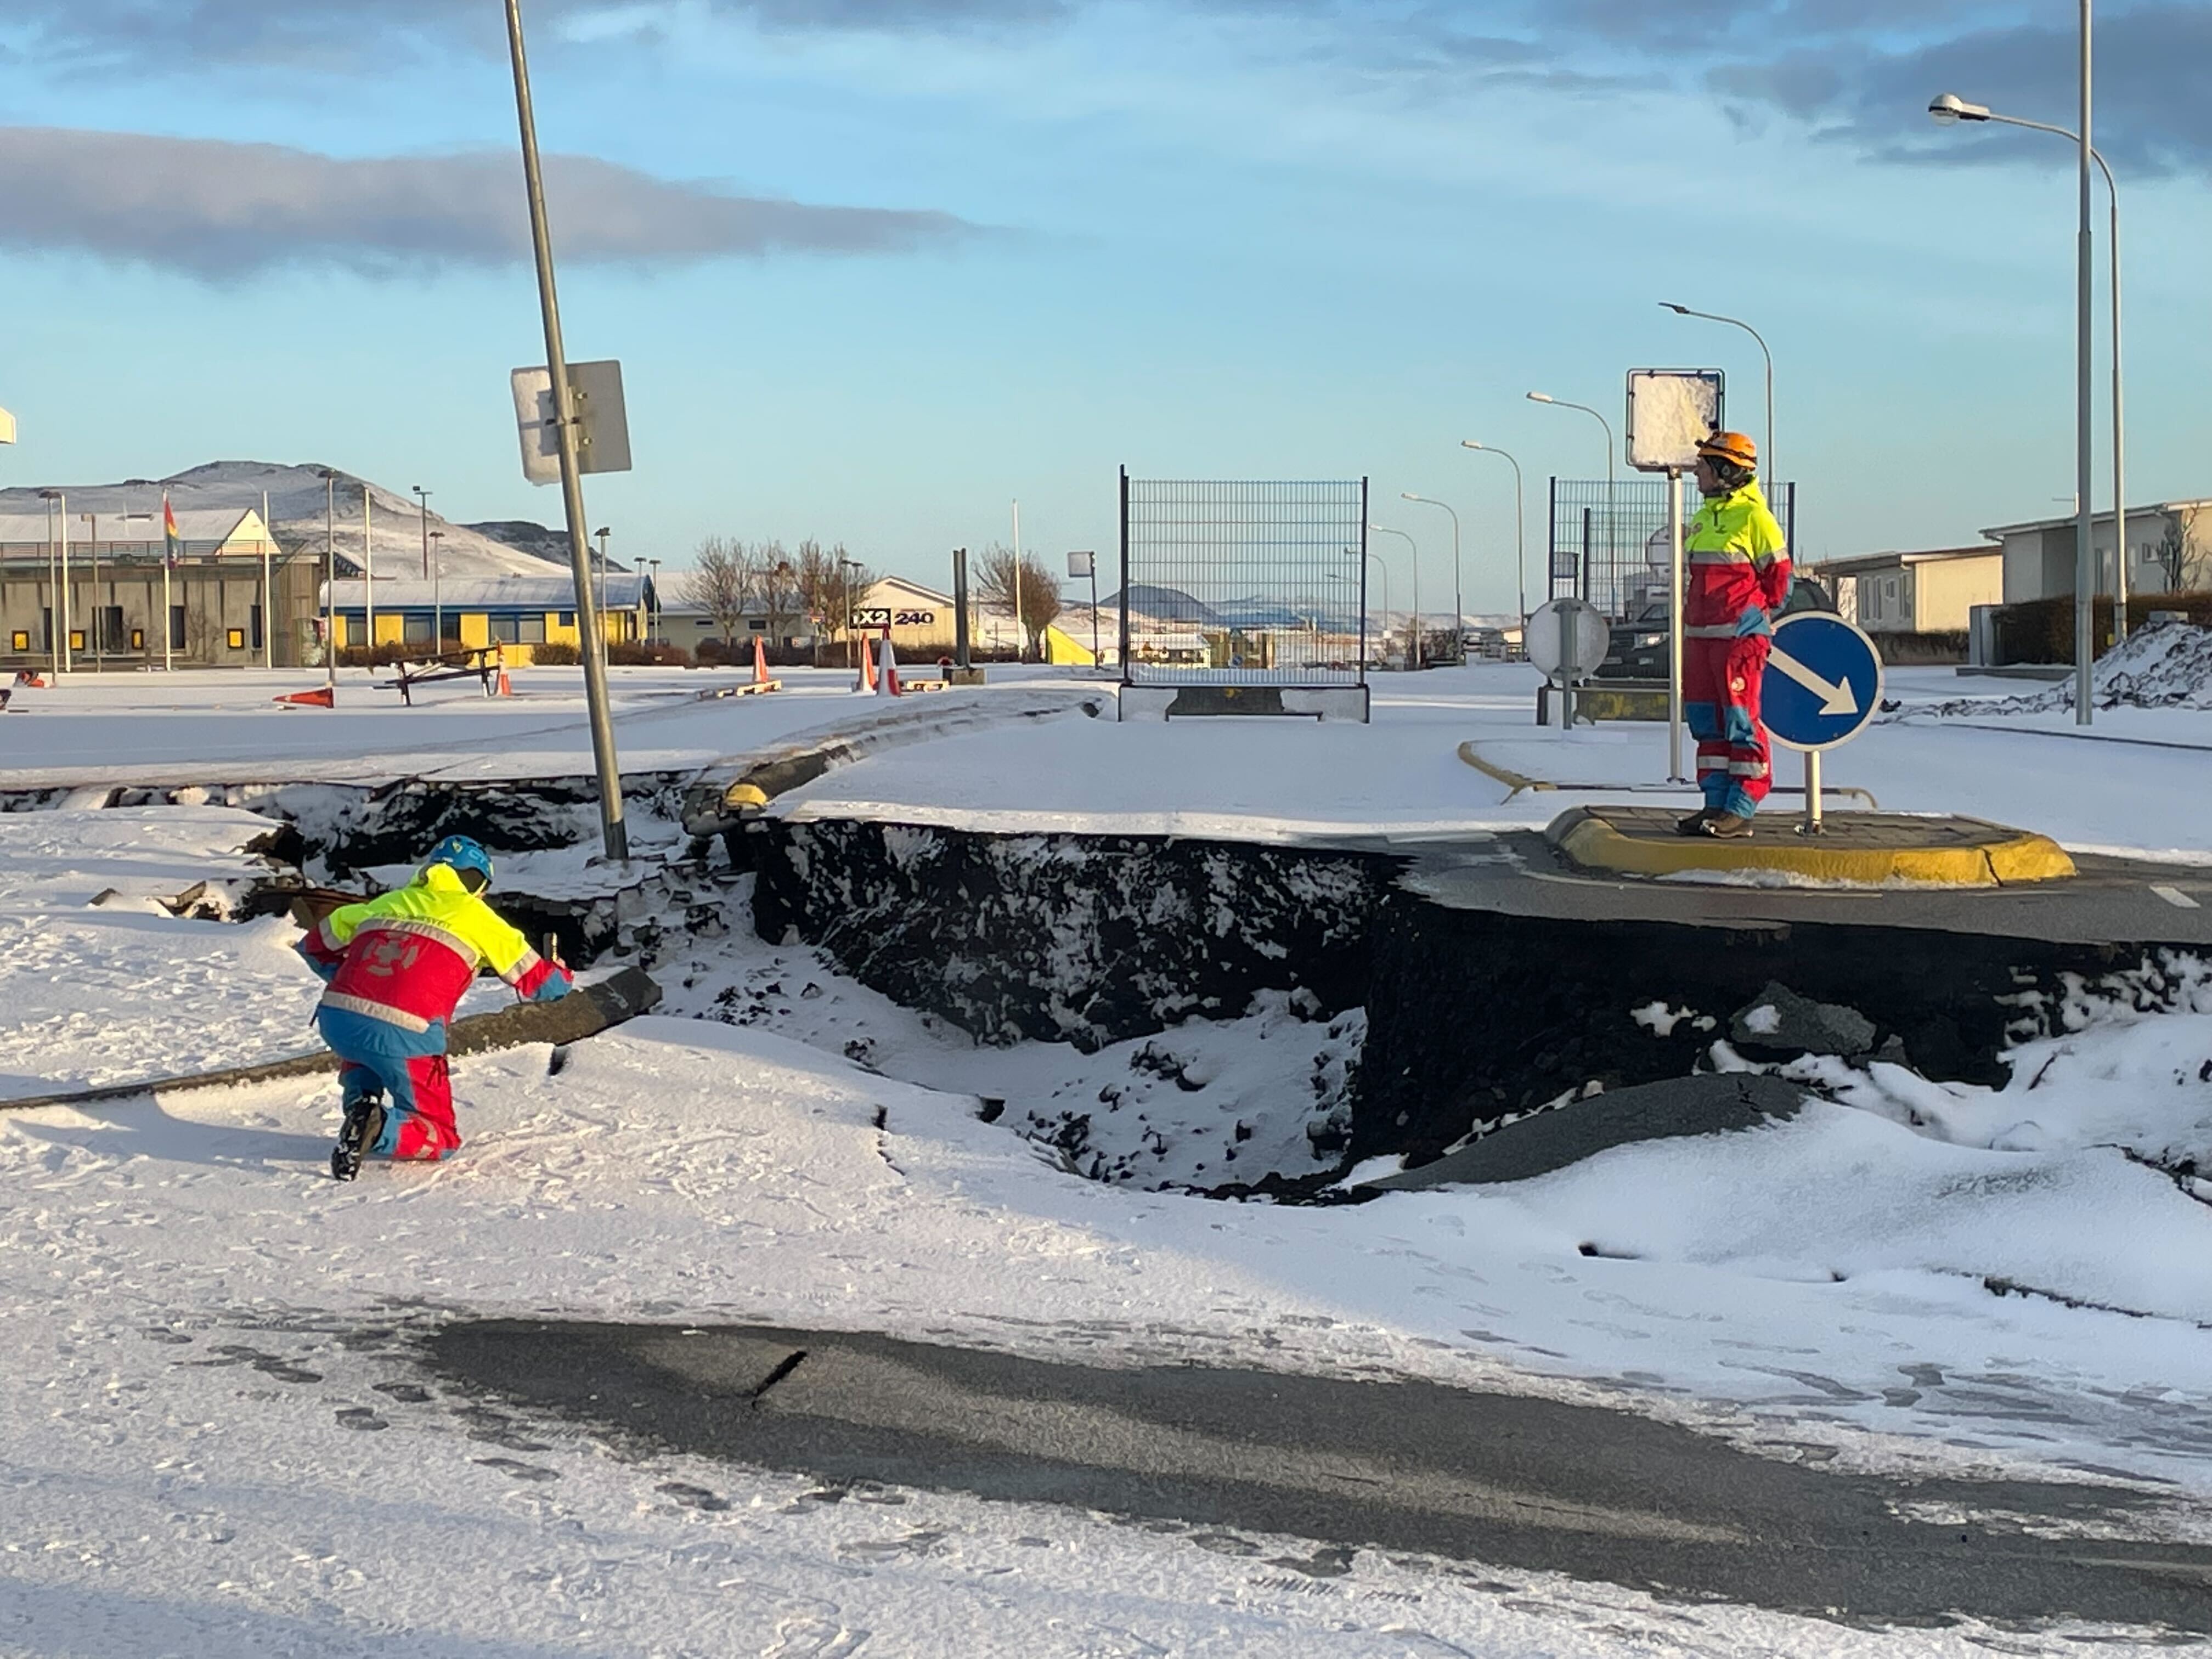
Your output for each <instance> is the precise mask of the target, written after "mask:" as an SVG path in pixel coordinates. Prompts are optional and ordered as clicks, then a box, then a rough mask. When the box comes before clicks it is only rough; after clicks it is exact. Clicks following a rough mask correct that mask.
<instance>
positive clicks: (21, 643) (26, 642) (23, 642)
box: [11, 629, 31, 651]
mask: <svg viewBox="0 0 2212 1659" xmlns="http://www.w3.org/2000/svg"><path fill="white" fill-rule="evenodd" d="M11 637H12V640H13V641H14V644H15V649H16V650H18V651H28V650H29V649H30V648H31V632H30V630H29V629H17V630H16V631H15V634H14V635H12V636H11Z"/></svg>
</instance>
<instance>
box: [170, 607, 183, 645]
mask: <svg viewBox="0 0 2212 1659" xmlns="http://www.w3.org/2000/svg"><path fill="white" fill-rule="evenodd" d="M184 648H185V607H184V606H182V605H171V606H170V607H169V649H170V650H172V651H181V650H183V649H184Z"/></svg>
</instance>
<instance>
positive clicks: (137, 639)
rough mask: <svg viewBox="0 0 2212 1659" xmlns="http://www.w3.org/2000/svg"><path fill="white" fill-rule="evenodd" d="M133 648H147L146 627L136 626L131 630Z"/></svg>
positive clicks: (138, 649) (135, 649)
mask: <svg viewBox="0 0 2212 1659" xmlns="http://www.w3.org/2000/svg"><path fill="white" fill-rule="evenodd" d="M145 648H146V630H145V629H143V628H134V629H131V649H132V650H133V651H143V650H144V649H145Z"/></svg>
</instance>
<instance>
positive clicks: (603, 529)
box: [592, 525, 615, 536]
mask: <svg viewBox="0 0 2212 1659" xmlns="http://www.w3.org/2000/svg"><path fill="white" fill-rule="evenodd" d="M614 533H615V532H613V531H611V530H610V529H608V528H607V527H606V526H605V525H601V526H599V528H598V529H597V530H594V531H593V532H592V534H593V535H594V536H611V535H613V534H614Z"/></svg>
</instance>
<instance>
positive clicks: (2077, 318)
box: [2074, 0, 2097, 726]
mask: <svg viewBox="0 0 2212 1659" xmlns="http://www.w3.org/2000/svg"><path fill="white" fill-rule="evenodd" d="M2089 7H2090V0H2081V155H2080V157H2079V158H2078V161H2077V162H2076V165H2075V172H2076V173H2077V175H2078V178H2079V189H2078V190H2077V191H2076V194H2077V196H2078V197H2079V210H2078V213H2077V221H2078V223H2077V228H2076V229H2075V237H2074V244H2075V258H2074V492H2075V503H2074V533H2075V538H2076V546H2075V550H2074V724H2075V725H2076V726H2087V725H2088V724H2089V722H2090V719H2091V715H2090V712H2089V668H2090V664H2091V661H2092V659H2093V658H2094V657H2095V656H2096V653H2097V636H2096V626H2097V592H2096V586H2097V566H2096V561H2095V559H2094V557H2093V553H2092V550H2091V548H2090V545H2089V536H2090V528H2091V526H2090V501H2089V489H2090V486H2091V484H2092V483H2093V467H2094V465H2095V458H2094V457H2093V455H2092V453H2091V441H2090V436H2089V422H2091V420H2092V419H2093V418H2094V415H2095V408H2094V393H2093V392H2092V390H2091V388H2090V377H2091V375H2092V374H2093V373H2094V368H2095V364H2094V361H2093V360H2094V356H2095V348H2094V344H2093V341H2092V339H2091V337H2090V335H2091V329H2092V323H2091V317H2090V312H2091V305H2092V301H2091V295H2092V291H2093V285H2094V283H2095V281H2096V276H2095V272H2096V258H2095V241H2096V238H2095V233H2094V232H2093V231H2092V230H2091V229H2090V228H2089V152H2090V138H2089V82H2090V74H2089V64H2090V33H2091V31H2090V16H2089Z"/></svg>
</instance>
